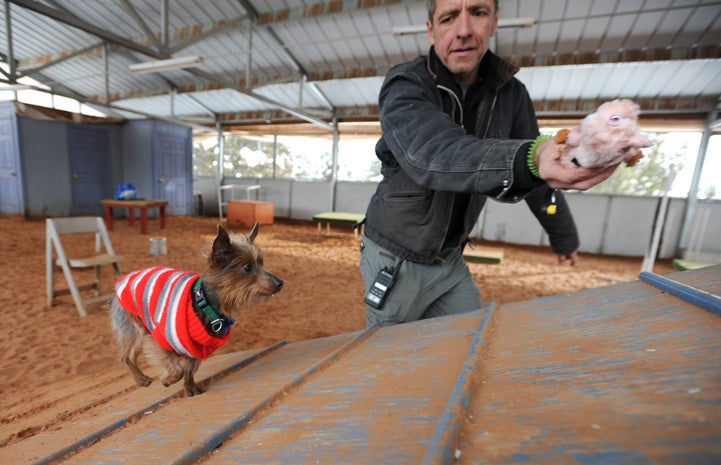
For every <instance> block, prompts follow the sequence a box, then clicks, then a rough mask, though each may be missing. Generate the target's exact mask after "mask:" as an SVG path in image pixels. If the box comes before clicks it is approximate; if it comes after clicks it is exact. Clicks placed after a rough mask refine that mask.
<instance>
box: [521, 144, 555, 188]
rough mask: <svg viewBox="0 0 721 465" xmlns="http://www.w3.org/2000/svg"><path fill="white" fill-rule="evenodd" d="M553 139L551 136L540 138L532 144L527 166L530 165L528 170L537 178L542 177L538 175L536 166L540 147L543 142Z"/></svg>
mask: <svg viewBox="0 0 721 465" xmlns="http://www.w3.org/2000/svg"><path fill="white" fill-rule="evenodd" d="M552 138H553V136H549V135H544V136H538V137H536V140H534V141H533V143H532V144H531V148H530V149H528V156H527V157H526V164H527V165H528V169H529V170H530V171H531V173H532V174H533V175H534V176H535V177H537V178H540V177H541V176H540V175H539V174H538V164H536V152H537V151H538V147H539V146H540V145H541V143H542V142H544V141H547V140H548V139H552Z"/></svg>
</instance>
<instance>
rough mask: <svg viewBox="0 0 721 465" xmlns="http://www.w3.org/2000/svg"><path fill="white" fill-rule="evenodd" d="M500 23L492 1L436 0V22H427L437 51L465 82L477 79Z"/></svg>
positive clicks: (459, 78) (462, 81) (434, 20)
mask: <svg viewBox="0 0 721 465" xmlns="http://www.w3.org/2000/svg"><path fill="white" fill-rule="evenodd" d="M497 26H498V11H496V7H495V4H494V2H493V0H436V11H435V12H434V13H433V22H432V23H431V21H426V27H427V29H428V39H429V40H430V42H431V45H433V46H434V47H435V50H436V54H437V55H438V57H439V58H440V59H441V61H442V62H443V64H444V65H446V68H448V69H449V70H451V72H452V73H453V74H454V76H455V77H456V80H458V81H459V82H461V83H465V84H471V83H472V82H474V81H475V80H476V78H477V76H478V67H479V66H480V63H481V59H482V58H483V56H484V55H485V54H486V51H488V46H489V44H490V42H491V37H493V35H494V34H495V33H496V27H497Z"/></svg>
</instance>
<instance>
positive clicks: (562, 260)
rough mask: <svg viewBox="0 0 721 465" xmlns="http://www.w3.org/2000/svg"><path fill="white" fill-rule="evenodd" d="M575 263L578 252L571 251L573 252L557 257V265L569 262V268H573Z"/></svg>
mask: <svg viewBox="0 0 721 465" xmlns="http://www.w3.org/2000/svg"><path fill="white" fill-rule="evenodd" d="M577 261H578V251H573V252H571V253H569V254H568V255H559V256H558V264H559V265H565V264H566V262H570V264H571V266H575V265H576V262H577Z"/></svg>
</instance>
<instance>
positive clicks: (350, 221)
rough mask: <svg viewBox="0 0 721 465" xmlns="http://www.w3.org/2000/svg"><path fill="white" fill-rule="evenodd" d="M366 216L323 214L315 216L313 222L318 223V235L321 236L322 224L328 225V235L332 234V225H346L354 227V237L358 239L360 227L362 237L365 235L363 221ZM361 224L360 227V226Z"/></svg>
mask: <svg viewBox="0 0 721 465" xmlns="http://www.w3.org/2000/svg"><path fill="white" fill-rule="evenodd" d="M364 219H365V215H364V214H362V213H343V212H323V213H318V214H317V215H313V221H317V222H318V235H319V236H320V224H321V223H325V224H326V234H330V225H331V223H333V224H346V225H349V226H352V227H353V236H354V237H356V238H357V237H358V228H359V227H360V230H361V235H362V234H363V224H362V223H363V220H364ZM359 224H360V226H358V225H359Z"/></svg>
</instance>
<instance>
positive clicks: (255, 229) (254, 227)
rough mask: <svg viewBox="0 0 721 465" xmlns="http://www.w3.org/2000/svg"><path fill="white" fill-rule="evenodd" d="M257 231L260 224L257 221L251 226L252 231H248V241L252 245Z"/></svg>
mask: <svg viewBox="0 0 721 465" xmlns="http://www.w3.org/2000/svg"><path fill="white" fill-rule="evenodd" d="M258 229H260V223H258V222H257V221H256V222H255V224H254V225H253V229H251V230H250V234H248V240H249V241H250V242H251V243H253V240H255V236H257V235H258Z"/></svg>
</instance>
